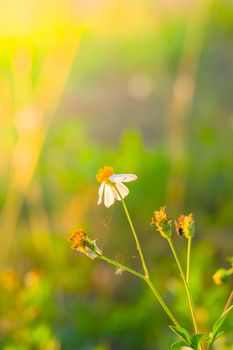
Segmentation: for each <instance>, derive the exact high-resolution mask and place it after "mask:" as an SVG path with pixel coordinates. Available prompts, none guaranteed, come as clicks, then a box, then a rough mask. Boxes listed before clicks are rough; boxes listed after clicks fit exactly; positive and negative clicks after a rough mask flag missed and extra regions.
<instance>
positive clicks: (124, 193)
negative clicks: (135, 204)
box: [116, 182, 129, 198]
mask: <svg viewBox="0 0 233 350" xmlns="http://www.w3.org/2000/svg"><path fill="white" fill-rule="evenodd" d="M116 188H117V189H118V191H119V192H120V194H121V197H122V198H125V197H126V196H127V194H128V193H129V190H128V188H127V187H126V186H125V185H124V184H122V183H121V182H117V183H116Z"/></svg>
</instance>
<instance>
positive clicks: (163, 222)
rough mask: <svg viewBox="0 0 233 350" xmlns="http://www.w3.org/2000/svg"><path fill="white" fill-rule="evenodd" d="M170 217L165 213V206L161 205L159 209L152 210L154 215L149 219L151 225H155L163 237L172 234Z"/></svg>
mask: <svg viewBox="0 0 233 350" xmlns="http://www.w3.org/2000/svg"><path fill="white" fill-rule="evenodd" d="M171 224H172V219H171V218H170V217H169V216H168V215H167V213H166V206H164V207H162V208H161V209H160V210H155V211H154V216H153V217H152V220H151V225H154V226H155V227H156V230H157V231H159V233H160V234H161V236H163V237H165V238H169V237H171V234H172V228H171Z"/></svg>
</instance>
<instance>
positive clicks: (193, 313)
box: [167, 238, 198, 333]
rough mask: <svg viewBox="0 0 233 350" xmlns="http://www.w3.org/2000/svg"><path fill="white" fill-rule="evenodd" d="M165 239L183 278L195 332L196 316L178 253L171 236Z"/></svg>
mask: <svg viewBox="0 0 233 350" xmlns="http://www.w3.org/2000/svg"><path fill="white" fill-rule="evenodd" d="M167 240H168V243H169V245H170V247H171V250H172V253H173V255H174V258H175V260H176V263H177V266H178V269H179V271H180V275H181V278H182V279H183V282H184V286H185V290H186V293H187V297H188V303H189V308H190V312H191V316H192V321H193V326H194V329H195V332H196V333H198V327H197V322H196V317H195V312H194V306H193V301H192V297H191V294H190V290H189V286H188V284H187V282H186V279H185V275H184V271H183V268H182V266H181V263H180V260H179V258H178V255H177V253H176V249H175V247H174V245H173V242H172V240H171V238H168V239H167Z"/></svg>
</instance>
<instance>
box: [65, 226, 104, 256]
mask: <svg viewBox="0 0 233 350" xmlns="http://www.w3.org/2000/svg"><path fill="white" fill-rule="evenodd" d="M69 240H70V241H72V242H73V243H72V246H71V247H72V249H75V250H77V251H79V252H81V253H84V254H86V255H87V256H89V258H91V259H95V258H98V257H99V255H101V254H102V252H101V250H100V249H99V248H98V247H97V245H96V241H92V240H91V239H90V238H89V237H88V236H87V234H86V233H85V232H84V231H83V230H82V229H78V230H76V231H74V232H73V233H72V235H71V236H70V238H69Z"/></svg>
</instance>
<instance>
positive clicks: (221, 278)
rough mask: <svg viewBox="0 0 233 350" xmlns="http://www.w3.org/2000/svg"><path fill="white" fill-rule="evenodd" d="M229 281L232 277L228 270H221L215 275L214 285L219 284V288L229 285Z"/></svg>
mask: <svg viewBox="0 0 233 350" xmlns="http://www.w3.org/2000/svg"><path fill="white" fill-rule="evenodd" d="M229 279H230V276H229V274H228V273H227V270H225V269H219V270H218V271H216V272H215V274H214V275H213V280H214V283H215V284H217V285H218V286H220V285H222V284H225V283H227V282H228V281H229Z"/></svg>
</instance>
